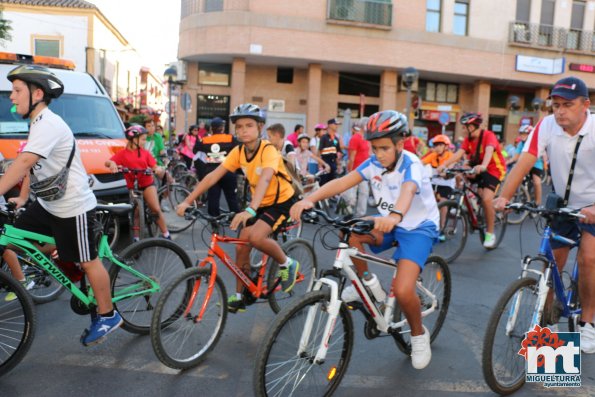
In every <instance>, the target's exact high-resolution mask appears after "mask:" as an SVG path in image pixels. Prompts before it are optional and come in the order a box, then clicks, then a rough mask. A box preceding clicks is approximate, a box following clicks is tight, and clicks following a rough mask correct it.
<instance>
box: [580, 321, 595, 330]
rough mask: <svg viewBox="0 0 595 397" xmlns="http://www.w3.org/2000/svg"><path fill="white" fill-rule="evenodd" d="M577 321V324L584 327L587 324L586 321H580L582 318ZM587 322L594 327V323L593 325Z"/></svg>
mask: <svg viewBox="0 0 595 397" xmlns="http://www.w3.org/2000/svg"><path fill="white" fill-rule="evenodd" d="M578 323H579V325H580V326H581V327H584V326H585V325H587V323H586V322H584V321H582V320H581V321H579V322H578ZM589 324H591V327H594V328H595V325H593V323H589Z"/></svg>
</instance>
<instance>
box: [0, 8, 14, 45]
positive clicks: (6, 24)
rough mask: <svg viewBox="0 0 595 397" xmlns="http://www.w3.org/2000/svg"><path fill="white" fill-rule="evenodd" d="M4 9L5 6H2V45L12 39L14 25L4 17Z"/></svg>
mask: <svg viewBox="0 0 595 397" xmlns="http://www.w3.org/2000/svg"><path fill="white" fill-rule="evenodd" d="M3 11H4V8H2V7H0V45H2V46H4V43H5V42H6V41H10V40H12V36H11V35H10V31H11V30H12V27H11V26H10V21H9V20H7V19H4V14H3Z"/></svg>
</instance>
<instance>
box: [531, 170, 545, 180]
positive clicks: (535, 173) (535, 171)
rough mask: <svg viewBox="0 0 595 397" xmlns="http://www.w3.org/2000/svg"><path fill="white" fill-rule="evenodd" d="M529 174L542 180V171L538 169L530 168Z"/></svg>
mask: <svg viewBox="0 0 595 397" xmlns="http://www.w3.org/2000/svg"><path fill="white" fill-rule="evenodd" d="M529 174H531V175H536V176H538V177H540V178H541V179H543V170H540V169H539V168H535V167H533V168H531V171H529Z"/></svg>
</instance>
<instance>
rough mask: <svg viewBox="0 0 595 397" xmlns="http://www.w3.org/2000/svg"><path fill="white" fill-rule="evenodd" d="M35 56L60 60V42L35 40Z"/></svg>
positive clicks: (55, 40)
mask: <svg viewBox="0 0 595 397" xmlns="http://www.w3.org/2000/svg"><path fill="white" fill-rule="evenodd" d="M34 52H35V55H42V56H46V57H56V58H60V40H57V39H35V51H34Z"/></svg>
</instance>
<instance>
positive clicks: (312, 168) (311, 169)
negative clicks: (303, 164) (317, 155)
mask: <svg viewBox="0 0 595 397" xmlns="http://www.w3.org/2000/svg"><path fill="white" fill-rule="evenodd" d="M317 172H318V163H308V173H309V174H312V175H315V174H316V173H317Z"/></svg>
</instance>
